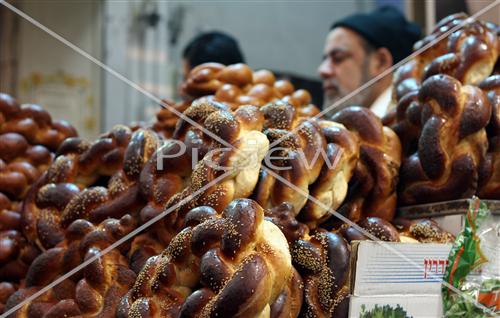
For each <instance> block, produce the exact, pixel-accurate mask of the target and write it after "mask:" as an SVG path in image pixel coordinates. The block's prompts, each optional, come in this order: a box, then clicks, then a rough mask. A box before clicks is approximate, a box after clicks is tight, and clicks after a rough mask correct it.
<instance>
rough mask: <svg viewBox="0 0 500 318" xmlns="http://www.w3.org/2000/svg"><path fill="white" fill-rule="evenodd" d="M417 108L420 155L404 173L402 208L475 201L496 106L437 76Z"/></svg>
mask: <svg viewBox="0 0 500 318" xmlns="http://www.w3.org/2000/svg"><path fill="white" fill-rule="evenodd" d="M418 102H420V103H421V104H422V133H421V136H420V138H419V143H418V151H417V152H416V153H415V154H413V155H412V156H410V157H409V158H407V159H406V160H405V161H404V162H403V165H402V167H401V182H400V185H401V191H400V200H401V203H402V204H404V205H410V204H417V203H428V202H436V201H446V200H453V199H459V198H467V197H470V196H471V195H473V194H474V193H476V189H477V182H478V169H479V165H480V163H481V162H482V160H483V159H484V157H485V154H486V150H487V146H488V141H487V137H486V131H485V127H486V125H487V124H488V122H489V121H490V117H491V105H490V103H489V101H488V99H487V98H486V95H485V94H484V93H483V92H482V91H481V90H480V89H479V88H477V87H475V86H469V85H465V86H462V85H461V84H460V82H459V81H458V80H456V79H454V78H452V77H450V76H448V75H435V76H432V77H430V78H428V79H427V80H426V81H425V82H424V83H423V84H422V88H421V89H420V90H419V93H418Z"/></svg>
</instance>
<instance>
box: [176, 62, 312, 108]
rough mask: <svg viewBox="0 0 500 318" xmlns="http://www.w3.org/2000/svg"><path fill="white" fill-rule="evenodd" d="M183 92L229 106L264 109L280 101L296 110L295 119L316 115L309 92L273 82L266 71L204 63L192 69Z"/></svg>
mask: <svg viewBox="0 0 500 318" xmlns="http://www.w3.org/2000/svg"><path fill="white" fill-rule="evenodd" d="M183 90H184V91H185V92H186V93H187V94H188V95H190V96H192V97H194V98H196V97H201V96H207V95H213V96H214V99H215V100H218V101H221V102H224V103H227V104H228V105H231V107H232V108H233V109H235V108H237V107H238V106H239V105H247V104H250V105H255V106H259V107H260V106H264V105H265V104H267V103H269V102H273V101H276V100H283V101H285V102H287V103H289V104H291V105H293V106H294V107H296V108H297V109H298V111H299V116H314V115H316V114H317V113H319V110H318V108H317V107H315V106H313V105H312V104H311V95H310V94H309V92H307V91H305V90H302V89H299V90H297V91H296V90H295V88H294V86H293V85H292V83H290V82H289V81H286V80H276V77H275V76H274V74H273V73H272V72H270V71H268V70H260V71H256V72H253V71H252V69H250V67H248V66H247V65H245V64H241V63H240V64H233V65H229V66H224V65H221V64H217V63H206V64H201V65H198V66H197V67H195V68H194V69H193V70H192V71H191V73H190V74H189V76H188V78H187V80H186V82H185V84H184V86H183Z"/></svg>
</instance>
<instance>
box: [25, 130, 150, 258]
mask: <svg viewBox="0 0 500 318" xmlns="http://www.w3.org/2000/svg"><path fill="white" fill-rule="evenodd" d="M157 146H158V139H157V137H156V135H155V134H154V133H153V132H151V131H148V130H138V131H136V132H134V133H133V134H132V133H131V131H130V129H129V128H127V127H125V126H117V127H115V128H114V129H113V130H112V131H111V132H110V133H109V134H106V135H104V136H102V137H101V138H99V139H98V140H97V141H95V142H94V143H92V144H88V143H86V142H84V141H82V140H79V139H67V140H66V141H65V142H64V143H63V144H62V145H61V147H60V149H59V154H60V155H59V156H58V157H57V158H56V159H55V161H54V163H53V164H52V165H51V166H50V167H49V169H48V171H47V173H46V174H44V175H43V176H42V177H41V178H40V179H39V180H38V181H37V183H36V184H35V185H34V186H33V187H32V188H31V190H30V192H29V194H28V196H27V198H26V200H25V203H24V208H23V223H24V228H23V230H24V233H25V235H26V236H27V237H28V239H29V240H31V241H33V242H37V244H38V245H39V246H40V247H42V248H44V249H47V248H50V247H53V246H55V245H56V244H57V243H59V242H60V241H61V240H62V239H63V238H64V228H66V227H67V226H68V225H69V224H70V223H71V222H73V221H74V220H76V219H79V218H84V219H87V220H90V221H91V222H100V221H102V220H104V219H106V218H109V217H120V216H122V215H124V214H125V213H134V212H135V211H137V210H138V209H140V208H142V206H143V205H144V203H143V199H142V198H141V196H140V194H139V182H138V181H139V176H140V173H141V170H142V167H143V165H144V164H145V163H146V161H147V160H148V159H149V158H150V157H151V156H152V154H153V153H154V151H155V150H156V147H157Z"/></svg>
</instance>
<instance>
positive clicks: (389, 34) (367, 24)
mask: <svg viewBox="0 0 500 318" xmlns="http://www.w3.org/2000/svg"><path fill="white" fill-rule="evenodd" d="M336 27H346V28H349V29H351V30H353V31H355V32H357V33H359V34H360V35H361V36H362V37H363V38H365V39H366V40H367V41H368V42H369V43H370V44H371V45H373V46H374V47H376V48H380V47H385V48H387V49H388V50H389V52H391V54H392V59H393V63H394V64H395V63H397V62H399V61H401V60H402V59H404V58H405V57H407V56H408V55H410V54H411V53H412V51H413V44H414V43H415V42H417V41H418V40H419V39H420V38H421V36H422V33H421V30H420V27H419V26H418V25H416V24H415V23H412V22H409V21H408V20H406V18H405V17H404V15H403V14H402V13H401V12H400V11H399V10H398V9H396V8H394V7H391V6H384V7H381V8H379V9H376V10H375V11H372V12H370V13H359V14H354V15H351V16H348V17H346V18H344V19H342V20H340V21H338V22H335V23H334V24H333V25H332V27H331V29H335V28H336Z"/></svg>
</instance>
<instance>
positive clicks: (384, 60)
mask: <svg viewBox="0 0 500 318" xmlns="http://www.w3.org/2000/svg"><path fill="white" fill-rule="evenodd" d="M375 56H376V63H375V64H376V72H377V73H382V72H383V71H385V70H386V69H388V68H390V67H391V66H392V54H391V52H389V50H388V49H386V48H385V47H381V48H378V49H377V52H376V54H375Z"/></svg>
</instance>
